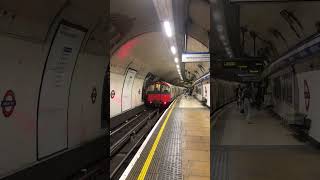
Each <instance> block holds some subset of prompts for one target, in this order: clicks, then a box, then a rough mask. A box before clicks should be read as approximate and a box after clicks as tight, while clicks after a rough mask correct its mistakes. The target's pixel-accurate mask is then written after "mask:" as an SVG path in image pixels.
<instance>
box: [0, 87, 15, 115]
mask: <svg viewBox="0 0 320 180" xmlns="http://www.w3.org/2000/svg"><path fill="white" fill-rule="evenodd" d="M16 105H17V103H16V97H15V94H14V92H13V91H12V90H8V91H7V92H6V93H5V95H4V97H3V100H2V102H1V108H2V114H3V115H4V117H10V116H11V115H12V113H13V111H14V108H15V107H16Z"/></svg>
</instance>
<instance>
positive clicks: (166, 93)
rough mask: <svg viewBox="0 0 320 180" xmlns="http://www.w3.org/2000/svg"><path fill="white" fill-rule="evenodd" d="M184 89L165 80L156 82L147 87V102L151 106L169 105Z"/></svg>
mask: <svg viewBox="0 0 320 180" xmlns="http://www.w3.org/2000/svg"><path fill="white" fill-rule="evenodd" d="M183 91H184V88H183V87H178V86H174V85H172V84H169V83H167V82H164V81H157V82H154V83H152V84H150V85H149V86H148V87H147V90H146V100H145V104H146V105H147V106H150V107H168V106H169V104H170V103H171V102H172V101H173V100H174V99H175V98H176V97H177V96H179V95H180V94H182V93H183Z"/></svg>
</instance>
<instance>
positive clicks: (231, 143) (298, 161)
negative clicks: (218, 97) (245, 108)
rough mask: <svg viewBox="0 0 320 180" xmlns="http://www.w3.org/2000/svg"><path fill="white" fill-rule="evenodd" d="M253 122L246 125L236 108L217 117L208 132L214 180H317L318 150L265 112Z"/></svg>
mask: <svg viewBox="0 0 320 180" xmlns="http://www.w3.org/2000/svg"><path fill="white" fill-rule="evenodd" d="M252 119H253V124H248V122H247V121H246V120H245V117H244V115H242V114H240V113H239V110H237V108H236V105H235V104H232V105H229V106H227V107H226V108H225V109H224V110H223V111H222V112H221V113H220V115H219V116H218V117H217V121H216V126H215V127H212V132H211V133H212V134H211V140H212V142H211V158H212V164H211V167H210V168H211V172H212V174H211V176H212V177H213V179H214V180H285V179H290V180H307V179H308V180H316V179H319V177H320V171H319V164H320V151H319V150H316V149H314V148H313V147H311V146H310V145H308V144H304V143H303V142H299V141H298V140H297V139H295V138H294V137H293V136H292V132H290V131H289V130H288V129H286V128H285V127H283V126H282V125H281V124H280V120H278V119H276V118H275V117H273V116H272V115H271V114H270V113H268V112H266V111H263V110H261V111H256V113H255V115H254V116H253V117H252Z"/></svg>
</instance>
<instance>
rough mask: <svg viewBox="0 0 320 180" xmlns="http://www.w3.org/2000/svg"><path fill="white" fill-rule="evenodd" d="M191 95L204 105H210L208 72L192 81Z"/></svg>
mask: <svg viewBox="0 0 320 180" xmlns="http://www.w3.org/2000/svg"><path fill="white" fill-rule="evenodd" d="M192 95H193V96H194V97H195V98H196V99H198V100H199V101H200V102H202V103H203V104H204V105H206V106H208V107H210V73H208V74H206V75H204V76H203V77H201V78H199V79H198V80H197V81H195V82H194V84H193V93H192Z"/></svg>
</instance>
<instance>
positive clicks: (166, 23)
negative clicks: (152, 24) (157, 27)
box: [163, 21, 172, 37]
mask: <svg viewBox="0 0 320 180" xmlns="http://www.w3.org/2000/svg"><path fill="white" fill-rule="evenodd" d="M163 26H164V31H165V32H166V34H167V36H168V37H172V30H171V26H170V23H169V21H164V23H163Z"/></svg>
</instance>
